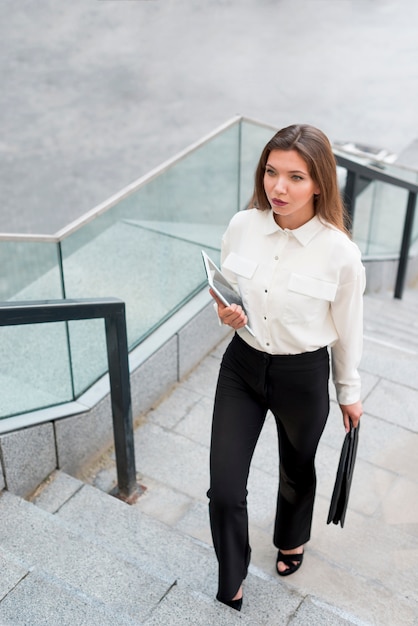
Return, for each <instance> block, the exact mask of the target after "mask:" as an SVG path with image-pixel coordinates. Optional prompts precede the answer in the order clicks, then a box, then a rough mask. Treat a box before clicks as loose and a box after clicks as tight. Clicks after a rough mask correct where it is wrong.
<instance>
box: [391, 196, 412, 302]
mask: <svg viewBox="0 0 418 626" xmlns="http://www.w3.org/2000/svg"><path fill="white" fill-rule="evenodd" d="M416 201H417V194H416V193H414V192H413V191H410V192H409V194H408V204H407V206H406V215H405V221H404V226H403V234H402V244H401V251H400V255H399V263H398V272H397V275H396V284H395V294H394V297H395V298H398V299H401V298H402V295H403V289H404V285H405V278H406V270H407V267H408V255H409V248H410V245H411V238H412V229H413V226H414V217H415V207H416Z"/></svg>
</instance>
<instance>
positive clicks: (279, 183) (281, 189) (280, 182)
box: [274, 176, 287, 194]
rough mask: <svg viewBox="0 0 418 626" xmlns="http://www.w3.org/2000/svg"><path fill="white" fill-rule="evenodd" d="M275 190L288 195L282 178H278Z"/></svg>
mask: <svg viewBox="0 0 418 626" xmlns="http://www.w3.org/2000/svg"><path fill="white" fill-rule="evenodd" d="M274 189H275V191H276V192H277V193H279V194H280V193H286V191H287V189H286V183H285V180H284V178H283V177H282V176H278V177H277V180H276V184H275V185H274Z"/></svg>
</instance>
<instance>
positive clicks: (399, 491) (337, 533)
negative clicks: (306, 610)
mask: <svg viewBox="0 0 418 626" xmlns="http://www.w3.org/2000/svg"><path fill="white" fill-rule="evenodd" d="M365 300H366V302H365V309H366V314H365V320H366V321H365V346H364V348H365V349H364V356H363V359H362V365H361V373H362V383H363V394H362V395H363V402H364V409H365V414H364V416H363V418H362V423H361V431H360V443H359V449H358V458H357V463H356V468H355V474H354V480H353V486H352V491H351V495H350V505H349V510H348V512H347V517H346V522H345V526H344V528H343V529H341V528H340V526H334V525H332V524H331V525H329V526H327V524H326V519H327V514H328V507H329V502H330V497H331V493H332V488H333V481H334V479H335V472H336V469H337V465H338V458H339V452H340V448H341V444H342V440H343V437H344V431H343V427H342V420H341V416H340V415H341V414H340V410H339V408H338V406H337V404H336V402H335V399H334V400H333V401H332V403H331V413H330V418H329V420H328V424H327V426H326V429H325V432H324V435H323V437H322V440H321V443H320V447H319V452H318V456H317V473H318V491H317V500H316V508H315V514H314V524H313V534H312V539H311V541H310V543H309V544H308V546H307V548H306V557H305V561H304V564H303V567H302V568H301V569H300V571H299V572H297V573H296V574H295V575H294V576H291V577H290V578H289V579H286V580H285V581H283V580H281V579H279V578H278V577H276V575H275V573H274V559H275V554H276V551H275V548H274V547H273V545H272V540H271V538H272V531H273V517H274V512H275V498H276V490H277V444H276V433H275V426H274V422H273V420H272V419H271V416H270V417H269V418H268V419H267V422H266V425H265V427H264V429H263V432H262V435H261V438H260V440H259V442H258V444H257V448H256V452H255V456H254V459H253V464H252V470H251V475H250V481H249V510H250V532H251V543H252V548H253V552H252V566H251V567H252V568H253V569H252V571H256V572H258V573H259V574H260V575H261V576H264V577H265V580H267V579H268V580H272V579H274V580H277V583H278V584H281V585H288V586H289V587H290V588H293V589H295V590H296V591H297V592H298V593H300V594H302V595H306V594H309V595H312V596H314V597H316V598H318V600H319V601H320V602H323V603H324V606H325V605H327V606H331V607H333V608H334V610H335V614H336V615H340V616H344V615H348V614H349V615H350V616H351V617H350V619H351V620H353V619H354V623H357V624H359V625H363V626H364V625H366V624H374V625H376V626H404V625H405V626H406V625H408V626H410V625H415V626H416V625H418V593H417V589H418V474H417V462H416V450H417V446H418V419H417V414H416V407H417V405H418V368H417V359H418V322H417V319H418V318H417V315H416V311H417V307H418V292H416V291H415V292H412V291H410V292H407V293H406V294H405V298H404V300H403V301H399V300H393V299H392V298H390V297H389V296H388V297H385V296H366V299H365ZM214 323H216V322H215V320H214ZM224 347H225V345H224V343H223V344H221V345H220V346H218V348H217V349H215V350H214V351H213V352H212V353H211V354H209V355H208V356H207V357H206V358H205V359H204V360H203V361H202V362H201V364H200V365H199V366H198V367H197V368H196V369H195V370H194V371H193V372H192V373H191V374H190V376H189V377H188V378H187V379H186V380H184V381H183V382H182V383H181V384H179V385H178V386H177V387H176V388H175V389H174V390H173V392H172V393H171V394H170V395H169V396H168V397H166V398H165V399H164V400H163V401H162V402H161V403H160V404H159V406H157V407H155V408H154V409H153V410H151V411H149V413H147V414H146V415H144V416H142V419H141V421H140V425H139V427H138V428H137V430H136V434H135V441H136V458H137V467H138V470H139V472H140V482H141V483H142V484H143V485H145V486H146V487H147V490H146V492H145V494H144V495H143V496H142V497H141V498H140V499H139V501H138V503H137V504H136V505H135V506H138V507H140V509H141V510H142V511H144V512H146V513H147V514H149V515H151V516H153V517H155V518H156V519H158V520H160V521H162V522H165V523H168V524H169V525H170V526H172V527H173V528H175V529H176V530H178V531H180V532H181V533H184V534H186V535H189V536H192V537H195V538H197V539H199V540H201V541H203V542H204V543H206V544H209V545H211V538H210V529H209V522H208V513H207V499H206V490H207V487H208V480H209V478H208V456H209V440H210V424H211V412H212V402H213V395H214V387H215V383H216V378H217V372H218V368H219V361H220V357H221V355H222V353H223V350H224ZM333 398H335V395H333ZM89 480H90V482H92V483H93V484H95V485H96V486H98V487H99V488H101V489H103V490H106V491H108V490H110V488H111V487H112V485H113V481H114V480H115V469H114V462H113V457H112V453H111V452H110V453H109V454H108V455H105V456H104V457H103V459H102V460H101V466H100V467H95V468H92V471H91V475H90V477H89ZM213 558H215V557H213ZM247 587H249V588H247V590H244V593H247V594H248V596H249V598H253V595H254V590H253V589H252V588H251V585H250V582H247ZM206 591H207V592H208V593H210V592H211V590H206ZM212 593H213V595H214V594H215V593H216V589H213V590H212ZM264 602H265V604H264V607H263V609H262V613H261V614H260V622H259V623H260V624H266V623H269V622H268V619H267V618H266V616H267V615H268V608H269V598H268V597H267V598H265V599H264ZM243 611H244V612H245V603H244V608H243ZM353 616H354V618H353ZM266 619H267V621H265V620H266ZM312 619H313V618H312ZM356 620H357V621H356ZM304 623H305V622H304ZM312 623H318V624H319V623H321V620H320V618H319V619H318V621H317V622H316V621H314V622H313V621H310V620H309V615H308V616H307V621H306V624H312ZM322 623H325V622H322ZM326 623H327V624H330V623H332V624H334V623H335V624H337V623H338V624H339V623H340V622H339V621H338V619H337V617H336V619H335V622H333V621H331V622H328V621H327V622H326ZM269 626H270V625H269ZM271 626H273V624H272V625H271Z"/></svg>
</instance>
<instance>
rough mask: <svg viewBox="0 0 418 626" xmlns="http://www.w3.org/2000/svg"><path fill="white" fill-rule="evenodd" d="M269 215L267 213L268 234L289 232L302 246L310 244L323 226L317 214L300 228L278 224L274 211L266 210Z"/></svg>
mask: <svg viewBox="0 0 418 626" xmlns="http://www.w3.org/2000/svg"><path fill="white" fill-rule="evenodd" d="M265 213H267V215H265V222H264V229H263V230H264V233H265V234H266V235H271V234H273V233H276V232H277V231H280V232H282V233H288V234H290V235H292V236H293V237H294V238H295V239H296V240H297V241H298V242H299V243H300V244H301V245H302V246H306V245H308V243H309V242H310V241H311V240H312V239H313V238H314V237H315V235H316V234H317V233H318V232H319V231H320V230H321V229H322V228H323V224H322V222H321V220H320V219H319V217H318V216H317V215H314V216H313V218H312V219H310V220H309V222H306V224H303V226H300V227H299V228H295V229H293V230H290V229H289V228H285V229H283V228H280V226H279V225H278V224H276V222H275V221H274V214H273V211H271V210H270V211H266V212H265Z"/></svg>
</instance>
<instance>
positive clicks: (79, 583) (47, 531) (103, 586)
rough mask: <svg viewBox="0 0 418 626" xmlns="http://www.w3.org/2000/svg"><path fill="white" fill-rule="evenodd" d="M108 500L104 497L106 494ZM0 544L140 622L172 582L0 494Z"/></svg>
mask: <svg viewBox="0 0 418 626" xmlns="http://www.w3.org/2000/svg"><path fill="white" fill-rule="evenodd" d="M109 497H110V496H109ZM0 512H1V519H2V523H1V528H0V545H1V546H2V547H3V548H4V549H5V550H7V551H8V552H10V553H11V554H13V556H14V557H15V558H17V559H20V560H21V561H22V562H26V563H30V566H31V569H33V570H35V571H36V572H43V573H45V574H47V575H48V576H50V577H52V578H53V579H55V580H56V581H61V582H62V583H63V585H68V586H69V587H71V588H73V589H78V590H79V591H80V592H82V593H83V594H85V595H87V596H89V597H90V598H91V599H92V600H95V601H97V602H99V603H102V604H104V605H106V607H107V608H108V609H110V610H111V611H113V612H116V613H120V614H122V615H126V616H130V617H131V618H132V619H136V620H137V622H138V623H141V622H142V621H143V620H145V618H146V617H147V616H148V615H149V614H150V612H151V610H152V609H153V608H154V607H155V606H156V604H158V602H159V601H160V600H161V598H163V597H164V596H165V594H166V593H167V591H168V589H169V588H170V587H171V585H172V584H173V583H174V580H173V579H171V580H169V579H168V578H167V577H166V578H165V579H162V578H160V579H158V578H156V577H153V576H152V575H151V574H149V573H146V572H144V571H143V570H141V569H139V568H138V567H135V566H134V565H132V564H131V563H130V562H129V561H127V560H124V559H123V558H122V557H120V556H118V555H117V554H116V552H115V551H109V550H106V548H105V547H104V546H103V545H97V544H96V543H94V542H93V541H91V540H88V539H86V538H84V537H82V536H80V535H79V534H78V533H77V532H74V531H73V530H71V529H68V528H67V527H66V526H65V525H64V524H63V523H62V522H61V521H60V520H59V518H57V516H52V515H51V514H49V513H47V512H45V511H43V510H42V509H40V508H38V507H36V506H35V505H33V504H31V503H29V502H26V501H25V500H23V499H21V498H20V497H18V496H15V495H13V494H11V493H9V492H7V491H3V492H2V494H1V497H0ZM0 607H1V605H0Z"/></svg>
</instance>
